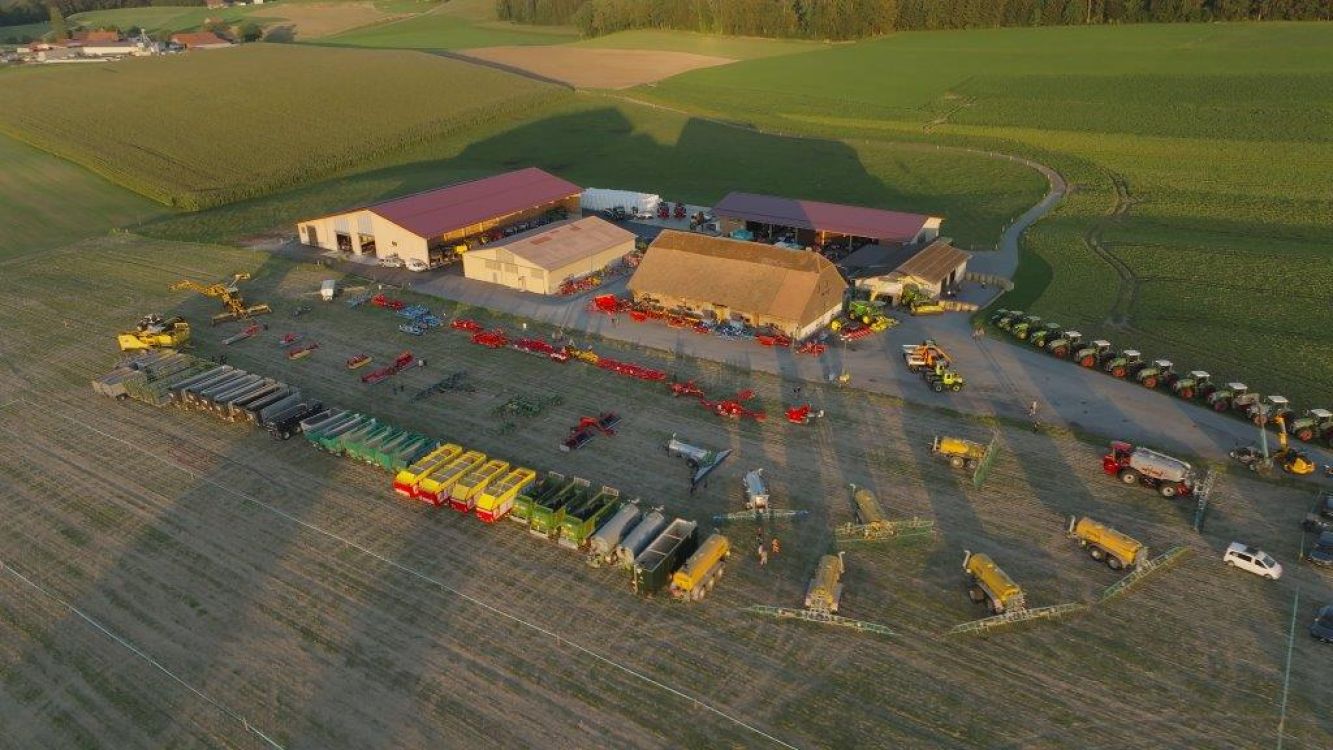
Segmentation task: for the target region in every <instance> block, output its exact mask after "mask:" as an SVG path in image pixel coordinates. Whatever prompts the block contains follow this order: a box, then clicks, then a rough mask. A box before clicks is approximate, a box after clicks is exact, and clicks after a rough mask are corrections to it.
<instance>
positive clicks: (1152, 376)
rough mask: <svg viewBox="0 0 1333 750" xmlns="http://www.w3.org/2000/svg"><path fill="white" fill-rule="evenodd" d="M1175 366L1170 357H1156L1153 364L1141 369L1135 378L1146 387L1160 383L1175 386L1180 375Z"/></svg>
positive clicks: (1170, 386) (1153, 386)
mask: <svg viewBox="0 0 1333 750" xmlns="http://www.w3.org/2000/svg"><path fill="white" fill-rule="evenodd" d="M1174 366H1175V365H1173V364H1171V360H1169V359H1154V360H1153V361H1152V364H1150V365H1148V366H1146V367H1144V368H1143V369H1141V370H1139V372H1138V374H1137V375H1135V376H1134V379H1135V380H1137V381H1139V385H1141V386H1143V387H1144V388H1156V387H1157V386H1158V385H1165V386H1166V387H1168V388H1173V387H1174V386H1175V383H1176V379H1177V378H1178V377H1179V376H1178V375H1176V373H1175V371H1174V370H1173V369H1172V368H1173V367H1174Z"/></svg>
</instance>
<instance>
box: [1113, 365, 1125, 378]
mask: <svg viewBox="0 0 1333 750" xmlns="http://www.w3.org/2000/svg"><path fill="white" fill-rule="evenodd" d="M1126 372H1127V370H1125V368H1123V367H1112V368H1111V377H1113V378H1123V377H1125V373H1126Z"/></svg>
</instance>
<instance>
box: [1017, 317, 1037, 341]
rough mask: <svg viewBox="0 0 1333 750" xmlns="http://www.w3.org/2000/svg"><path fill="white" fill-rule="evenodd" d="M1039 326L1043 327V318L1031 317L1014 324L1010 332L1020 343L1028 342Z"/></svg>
mask: <svg viewBox="0 0 1333 750" xmlns="http://www.w3.org/2000/svg"><path fill="white" fill-rule="evenodd" d="M1039 325H1041V316H1038V315H1029V316H1027V317H1025V318H1023V319H1021V320H1019V321H1018V322H1017V323H1014V325H1013V328H1010V329H1009V332H1010V333H1012V334H1013V335H1014V338H1016V339H1018V340H1019V341H1026V340H1027V337H1028V335H1029V334H1031V333H1032V331H1033V330H1034V329H1035V328H1036V327H1037V326H1039Z"/></svg>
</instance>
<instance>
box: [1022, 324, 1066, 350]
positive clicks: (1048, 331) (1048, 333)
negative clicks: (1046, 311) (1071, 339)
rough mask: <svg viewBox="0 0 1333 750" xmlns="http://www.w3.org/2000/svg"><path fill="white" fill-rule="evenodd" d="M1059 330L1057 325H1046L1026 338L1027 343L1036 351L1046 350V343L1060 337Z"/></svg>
mask: <svg viewBox="0 0 1333 750" xmlns="http://www.w3.org/2000/svg"><path fill="white" fill-rule="evenodd" d="M1060 330H1061V328H1060V324H1059V323H1047V324H1046V325H1044V326H1042V327H1041V328H1040V329H1038V330H1036V331H1033V332H1032V335H1031V336H1029V337H1028V343H1030V344H1032V345H1033V346H1035V347H1037V348H1038V349H1044V348H1046V342H1047V341H1054V340H1055V339H1058V338H1059V337H1060Z"/></svg>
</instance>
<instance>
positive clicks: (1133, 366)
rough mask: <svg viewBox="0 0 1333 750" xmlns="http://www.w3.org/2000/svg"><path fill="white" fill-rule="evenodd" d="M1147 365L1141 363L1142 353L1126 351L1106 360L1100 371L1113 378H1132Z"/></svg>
mask: <svg viewBox="0 0 1333 750" xmlns="http://www.w3.org/2000/svg"><path fill="white" fill-rule="evenodd" d="M1147 365H1148V363H1147V362H1144V361H1143V353H1142V352H1140V351H1139V350H1137V349H1126V350H1124V351H1123V352H1120V353H1119V354H1117V355H1116V356H1114V357H1111V358H1110V359H1108V360H1106V362H1105V363H1104V364H1103V365H1102V369H1103V370H1105V371H1106V372H1107V373H1109V374H1110V375H1111V377H1113V378H1122V379H1123V378H1132V377H1135V376H1136V375H1138V373H1139V370H1142V369H1143V368H1144V367H1146V366H1147Z"/></svg>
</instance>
